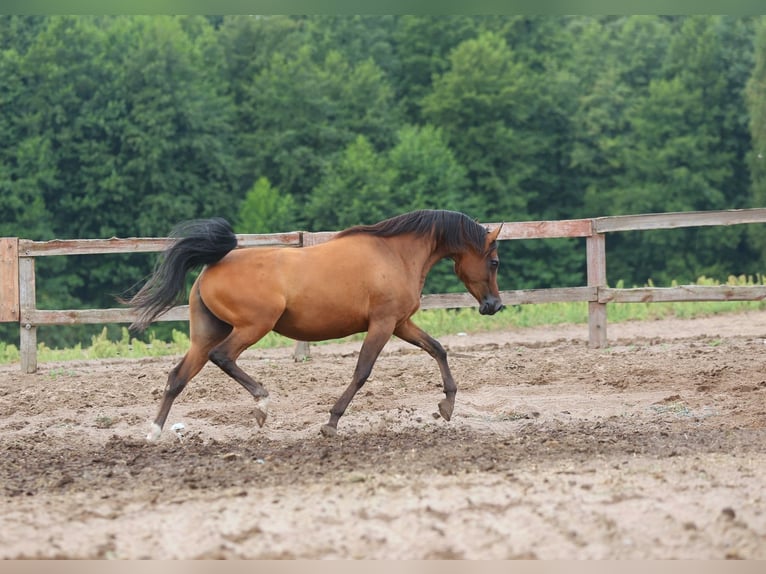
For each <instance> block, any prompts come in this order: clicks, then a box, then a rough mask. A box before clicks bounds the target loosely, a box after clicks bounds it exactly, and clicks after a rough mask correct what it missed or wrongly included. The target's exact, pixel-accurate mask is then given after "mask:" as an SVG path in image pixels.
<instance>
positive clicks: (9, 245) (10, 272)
mask: <svg viewBox="0 0 766 574" xmlns="http://www.w3.org/2000/svg"><path fill="white" fill-rule="evenodd" d="M19 317H20V312H19V240H18V238H17V237H0V323H6V322H18V320H19Z"/></svg>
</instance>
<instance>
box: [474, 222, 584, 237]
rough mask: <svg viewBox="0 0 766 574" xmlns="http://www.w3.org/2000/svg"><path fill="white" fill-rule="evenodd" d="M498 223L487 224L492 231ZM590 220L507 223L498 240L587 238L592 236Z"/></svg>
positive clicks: (504, 224)
mask: <svg viewBox="0 0 766 574" xmlns="http://www.w3.org/2000/svg"><path fill="white" fill-rule="evenodd" d="M498 225H500V224H499V223H489V224H487V226H488V227H489V228H490V229H494V228H495V227H497V226H498ZM592 233H593V228H592V220H591V219H565V220H562V221H509V222H507V223H503V228H502V229H501V230H500V235H498V239H552V238H557V237H588V236H590V235H592Z"/></svg>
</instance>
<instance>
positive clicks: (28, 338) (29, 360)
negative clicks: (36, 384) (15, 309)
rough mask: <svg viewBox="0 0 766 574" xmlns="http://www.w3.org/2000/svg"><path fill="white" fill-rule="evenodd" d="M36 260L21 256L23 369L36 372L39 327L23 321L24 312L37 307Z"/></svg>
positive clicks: (21, 344) (21, 351) (21, 352)
mask: <svg viewBox="0 0 766 574" xmlns="http://www.w3.org/2000/svg"><path fill="white" fill-rule="evenodd" d="M36 301H37V292H36V290H35V260H34V259H33V258H31V257H20V258H19V307H20V309H19V313H20V315H21V317H22V322H21V330H20V332H19V354H20V362H21V371H22V372H24V373H34V372H35V371H36V370H37V327H35V326H34V325H32V324H30V323H26V322H25V321H23V317H24V313H25V312H27V311H29V310H32V309H34V308H35V305H36Z"/></svg>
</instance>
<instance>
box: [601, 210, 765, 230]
mask: <svg viewBox="0 0 766 574" xmlns="http://www.w3.org/2000/svg"><path fill="white" fill-rule="evenodd" d="M740 223H766V208H763V207H758V208H753V209H727V210H720V211H689V212H678V213H647V214H643V215H617V216H613V217H597V218H596V219H594V220H593V231H594V232H596V233H607V232H611V231H640V230H647V229H675V228H679V227H702V226H709V225H738V224H740Z"/></svg>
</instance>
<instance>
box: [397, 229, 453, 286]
mask: <svg viewBox="0 0 766 574" xmlns="http://www.w3.org/2000/svg"><path fill="white" fill-rule="evenodd" d="M388 240H389V241H390V245H391V247H392V249H394V250H395V251H397V252H398V253H399V256H400V257H401V259H402V261H403V262H404V264H405V266H406V267H407V268H408V269H409V270H410V272H411V273H412V274H413V275H415V276H416V277H417V278H418V279H419V281H420V288H421V289H422V288H423V284H424V283H425V280H426V277H427V276H428V273H429V271H431V268H432V267H433V266H434V265H435V264H436V263H437V262H439V261H441V260H442V259H444V258H445V257H451V256H452V255H453V254H451V253H448V252H447V251H446V250H445V249H443V248H442V247H441V246H439V245H437V244H436V242H435V241H433V240H431V241H412V239H404V238H396V237H391V238H388Z"/></svg>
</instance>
